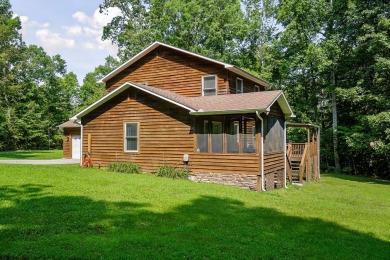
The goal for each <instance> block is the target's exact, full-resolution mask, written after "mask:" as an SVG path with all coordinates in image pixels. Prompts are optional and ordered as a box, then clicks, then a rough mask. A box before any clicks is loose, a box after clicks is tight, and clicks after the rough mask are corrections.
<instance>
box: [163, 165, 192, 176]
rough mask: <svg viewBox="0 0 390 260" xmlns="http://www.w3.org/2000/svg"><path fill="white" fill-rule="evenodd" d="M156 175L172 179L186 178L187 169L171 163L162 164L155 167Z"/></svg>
mask: <svg viewBox="0 0 390 260" xmlns="http://www.w3.org/2000/svg"><path fill="white" fill-rule="evenodd" d="M156 175H157V176H161V177H168V178H172V179H187V178H188V171H187V170H184V169H180V168H176V167H174V166H172V165H163V166H160V167H158V168H157V171H156Z"/></svg>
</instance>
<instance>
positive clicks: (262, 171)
mask: <svg viewBox="0 0 390 260" xmlns="http://www.w3.org/2000/svg"><path fill="white" fill-rule="evenodd" d="M256 116H257V117H258V118H259V119H260V121H261V153H260V161H261V191H265V187H264V121H263V118H262V117H261V116H260V113H259V111H256Z"/></svg>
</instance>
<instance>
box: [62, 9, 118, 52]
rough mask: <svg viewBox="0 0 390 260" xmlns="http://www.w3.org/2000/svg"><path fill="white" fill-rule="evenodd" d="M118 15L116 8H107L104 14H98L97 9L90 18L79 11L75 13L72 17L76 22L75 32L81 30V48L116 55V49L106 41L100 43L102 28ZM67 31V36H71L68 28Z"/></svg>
mask: <svg viewBox="0 0 390 260" xmlns="http://www.w3.org/2000/svg"><path fill="white" fill-rule="evenodd" d="M118 15H121V11H120V10H119V9H118V8H109V9H108V10H107V12H105V13H100V12H99V9H96V10H95V12H94V13H93V15H92V16H88V15H86V14H85V13H84V12H80V11H78V12H75V13H74V14H73V15H72V17H73V19H74V20H75V21H76V22H78V24H77V25H75V26H77V30H82V34H83V39H84V40H83V42H82V44H81V46H83V47H84V48H85V49H89V50H93V49H97V50H106V51H107V52H108V53H109V54H110V55H116V53H117V51H118V48H117V47H116V46H114V45H112V44H111V43H110V42H108V41H102V36H103V27H104V26H106V25H107V24H108V23H109V22H110V21H111V20H112V18H114V17H116V16H118ZM75 26H73V27H75ZM74 29H75V28H74ZM67 30H68V33H69V35H72V29H71V28H68V29H67Z"/></svg>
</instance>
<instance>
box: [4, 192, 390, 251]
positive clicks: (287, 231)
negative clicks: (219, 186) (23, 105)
mask: <svg viewBox="0 0 390 260" xmlns="http://www.w3.org/2000/svg"><path fill="white" fill-rule="evenodd" d="M45 189H46V188H45V187H44V186H41V187H40V186H37V187H35V186H33V187H22V186H18V187H11V186H7V187H5V188H4V187H3V189H0V198H1V199H2V200H1V204H0V205H1V207H0V258H143V259H144V258H187V259H194V258H196V259H199V258H206V259H216V258H218V259H222V258H228V259H231V258H250V259H258V258H275V259H278V258H289V259H291V258H292V259H294V258H332V259H334V258H336V259H337V258H342V259H352V258H359V259H362V258H371V259H385V258H388V256H389V254H390V242H388V241H383V240H380V239H378V238H375V237H373V236H371V235H369V234H364V233H360V232H356V231H353V230H349V229H346V228H344V227H342V226H339V225H336V224H334V223H330V222H325V221H322V220H320V219H315V218H300V217H293V216H288V215H285V214H283V213H281V212H278V211H276V210H274V209H269V208H264V207H256V208H249V207H246V206H245V205H244V204H243V203H242V202H240V201H238V200H232V199H227V198H219V197H213V196H201V197H198V198H197V199H194V200H193V201H191V202H189V203H188V202H187V203H186V204H183V205H180V206H178V207H176V208H172V209H170V210H166V211H165V212H157V211H156V209H154V208H152V207H151V206H150V205H148V204H144V203H137V202H127V201H125V202H109V201H94V200H91V199H90V198H87V197H80V196H58V197H57V196H53V195H49V194H47V193H46V192H45ZM388 239H389V241H390V237H389V238H388Z"/></svg>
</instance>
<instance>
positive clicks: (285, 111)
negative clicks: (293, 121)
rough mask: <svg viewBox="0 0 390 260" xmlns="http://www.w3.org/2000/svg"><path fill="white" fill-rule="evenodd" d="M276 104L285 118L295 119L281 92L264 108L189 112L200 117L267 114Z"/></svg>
mask: <svg viewBox="0 0 390 260" xmlns="http://www.w3.org/2000/svg"><path fill="white" fill-rule="evenodd" d="M275 102H277V103H278V104H279V106H280V108H281V109H282V112H283V114H284V115H285V117H295V114H294V113H293V111H292V109H291V107H290V105H289V104H288V102H287V99H286V96H285V95H284V94H283V92H282V91H281V92H280V93H279V95H277V96H276V98H275V99H274V100H273V101H272V102H270V104H269V105H268V107H266V108H250V109H239V110H214V111H203V110H202V109H200V110H198V111H194V112H190V115H195V116H200V115H228V114H230V115H232V114H250V113H256V112H258V113H266V114H268V113H269V112H270V111H271V107H272V106H273V104H275Z"/></svg>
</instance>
